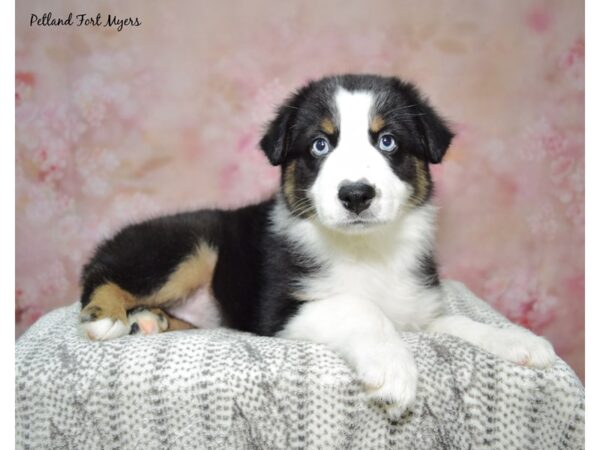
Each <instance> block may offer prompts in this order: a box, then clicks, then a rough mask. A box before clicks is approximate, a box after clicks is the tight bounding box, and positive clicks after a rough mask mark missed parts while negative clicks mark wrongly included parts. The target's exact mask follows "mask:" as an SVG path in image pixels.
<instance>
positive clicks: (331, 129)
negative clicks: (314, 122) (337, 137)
mask: <svg viewBox="0 0 600 450" xmlns="http://www.w3.org/2000/svg"><path fill="white" fill-rule="evenodd" d="M321 129H322V130H323V131H324V132H325V133H327V134H333V133H335V125H334V124H333V121H332V120H331V119H330V118H328V117H326V118H325V119H323V120H322V121H321Z"/></svg>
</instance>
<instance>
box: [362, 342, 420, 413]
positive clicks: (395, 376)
mask: <svg viewBox="0 0 600 450" xmlns="http://www.w3.org/2000/svg"><path fill="white" fill-rule="evenodd" d="M371 351H372V350H371ZM357 374H358V378H359V379H360V380H361V381H362V382H363V384H364V385H365V388H366V390H367V393H368V395H369V397H370V398H371V399H373V400H375V401H377V402H379V403H384V404H385V405H386V409H387V411H388V413H389V415H390V416H392V417H396V418H397V417H400V416H401V415H402V414H403V413H404V412H405V411H406V410H407V409H409V408H410V407H411V406H412V405H413V404H414V402H415V398H416V395H417V378H418V374H417V366H416V364H415V361H414V358H413V356H412V354H411V353H410V352H409V351H408V350H407V349H405V348H403V347H402V348H399V349H396V350H395V351H387V352H386V351H376V352H375V353H371V354H369V355H364V358H362V359H361V360H360V363H359V365H358V367H357Z"/></svg>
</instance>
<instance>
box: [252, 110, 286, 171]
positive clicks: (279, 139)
mask: <svg viewBox="0 0 600 450" xmlns="http://www.w3.org/2000/svg"><path fill="white" fill-rule="evenodd" d="M292 111H294V109H293V108H291V107H290V106H289V105H288V102H286V103H285V104H283V105H282V106H280V107H279V109H278V110H277V116H276V117H275V119H273V120H272V121H271V122H270V123H269V125H268V127H267V131H266V132H265V134H264V136H263V137H262V139H261V140H260V147H261V148H262V149H263V151H264V152H265V155H267V158H269V162H270V163H271V164H273V165H274V166H278V165H280V164H281V163H282V162H283V160H284V159H285V156H286V153H287V150H288V149H287V146H288V142H287V139H288V131H289V128H290V125H291V121H292Z"/></svg>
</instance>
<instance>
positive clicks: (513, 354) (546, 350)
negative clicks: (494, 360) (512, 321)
mask: <svg viewBox="0 0 600 450" xmlns="http://www.w3.org/2000/svg"><path fill="white" fill-rule="evenodd" d="M486 350H488V351H490V352H491V353H494V354H495V355H497V356H500V357H501V358H504V359H506V360H508V361H511V362H513V363H515V364H518V365H521V366H526V367H532V368H535V369H543V368H546V367H549V366H551V365H552V364H553V363H554V361H555V360H556V353H554V348H553V347H552V344H551V343H550V342H548V341H547V340H546V339H544V338H543V337H540V336H536V335H535V334H533V333H531V332H529V331H525V330H520V329H512V328H508V329H501V330H496V332H495V333H493V335H492V336H490V337H489V339H488V345H487V346H486Z"/></svg>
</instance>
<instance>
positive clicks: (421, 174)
mask: <svg viewBox="0 0 600 450" xmlns="http://www.w3.org/2000/svg"><path fill="white" fill-rule="evenodd" d="M413 160H414V162H415V171H416V179H415V184H414V186H413V189H414V192H413V193H412V195H411V197H410V203H411V204H412V205H413V206H418V205H420V204H422V203H423V202H424V201H425V199H426V198H427V192H428V191H429V186H430V184H431V181H430V180H429V177H428V176H427V168H426V167H425V164H426V163H425V161H422V160H420V159H418V158H413Z"/></svg>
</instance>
